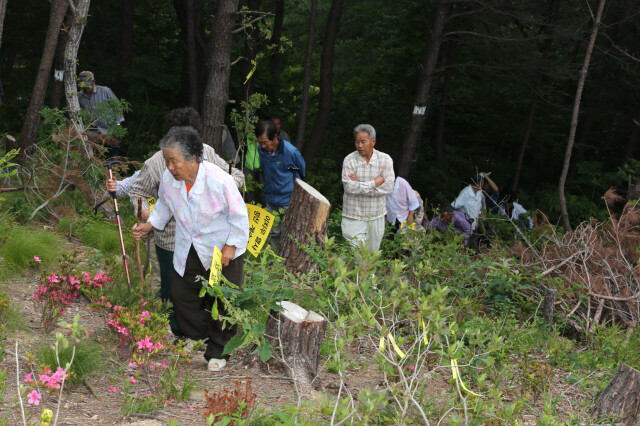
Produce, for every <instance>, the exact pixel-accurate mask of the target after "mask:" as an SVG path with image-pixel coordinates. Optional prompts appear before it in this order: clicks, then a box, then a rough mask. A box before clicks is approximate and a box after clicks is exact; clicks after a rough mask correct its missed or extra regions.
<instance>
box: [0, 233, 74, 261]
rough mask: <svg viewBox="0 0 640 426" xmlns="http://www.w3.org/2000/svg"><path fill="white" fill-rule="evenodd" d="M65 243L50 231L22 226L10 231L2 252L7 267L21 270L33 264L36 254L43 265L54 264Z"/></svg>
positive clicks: (1, 249)
mask: <svg viewBox="0 0 640 426" xmlns="http://www.w3.org/2000/svg"><path fill="white" fill-rule="evenodd" d="M63 243H64V241H63V240H62V239H61V238H60V237H59V236H57V235H55V234H53V233H51V232H49V231H45V230H39V229H31V228H26V227H21V226H20V227H15V228H13V229H11V230H10V231H9V233H8V234H7V239H6V241H5V243H4V245H3V246H2V248H0V254H2V256H3V257H4V262H5V267H6V269H9V270H11V271H17V272H19V271H24V270H26V269H27V268H29V267H30V266H31V265H33V257H34V256H38V257H39V258H40V260H41V265H43V266H48V265H51V264H53V263H54V262H55V261H56V260H58V258H59V257H60V253H61V249H62V246H63Z"/></svg>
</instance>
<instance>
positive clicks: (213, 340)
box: [171, 246, 244, 361]
mask: <svg viewBox="0 0 640 426" xmlns="http://www.w3.org/2000/svg"><path fill="white" fill-rule="evenodd" d="M243 267H244V254H243V255H242V256H239V257H237V258H235V259H233V260H232V261H231V262H229V265H228V266H226V267H224V268H222V275H224V277H225V278H226V279H228V280H229V281H231V282H232V283H234V284H235V285H237V286H238V287H240V288H242V278H243V277H242V272H243ZM198 275H200V276H202V277H205V278H207V279H208V278H209V270H208V269H205V268H204V267H203V266H202V262H200V258H199V257H198V253H197V252H196V250H195V248H193V246H191V248H190V249H189V255H188V256H187V264H186V267H185V270H184V276H182V277H181V276H180V275H179V274H178V273H177V272H175V270H174V272H173V282H172V285H171V301H172V302H173V309H174V311H175V313H176V320H177V321H178V327H180V331H181V332H182V333H184V335H185V336H187V337H189V338H191V339H195V340H203V339H206V338H209V340H208V341H207V348H206V350H205V352H204V357H205V359H206V360H207V361H208V360H210V359H211V358H216V359H221V358H223V357H222V351H223V349H224V346H225V345H226V344H227V342H228V341H229V340H230V339H231V338H232V337H233V336H234V335H235V334H236V327H228V326H227V327H226V328H225V329H224V330H223V329H222V321H218V320H214V319H213V318H211V308H212V306H213V302H214V300H215V298H214V297H211V296H209V295H208V294H206V295H205V296H204V297H199V294H200V289H201V288H202V282H201V281H197V282H196V276H198ZM218 313H219V314H220V315H226V311H225V310H224V307H223V305H222V302H218ZM224 358H226V359H229V356H228V355H226V356H224Z"/></svg>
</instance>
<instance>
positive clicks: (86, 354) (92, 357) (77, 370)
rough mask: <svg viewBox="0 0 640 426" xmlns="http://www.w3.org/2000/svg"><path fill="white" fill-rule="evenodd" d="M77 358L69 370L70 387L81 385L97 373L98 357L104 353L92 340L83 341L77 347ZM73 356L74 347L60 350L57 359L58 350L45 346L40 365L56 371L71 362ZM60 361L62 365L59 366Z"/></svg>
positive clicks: (40, 355)
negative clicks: (98, 354) (92, 374)
mask: <svg viewBox="0 0 640 426" xmlns="http://www.w3.org/2000/svg"><path fill="white" fill-rule="evenodd" d="M75 349H76V352H75V358H74V360H73V363H72V364H71V367H70V368H69V370H68V373H69V378H68V379H67V383H69V384H70V385H72V384H78V383H81V382H82V380H83V379H84V378H86V377H88V376H89V375H90V374H91V373H93V372H95V371H97V370H98V369H99V368H100V367H101V365H100V358H99V357H97V356H96V354H97V353H99V352H100V351H102V347H101V346H100V345H99V344H98V343H97V342H94V341H91V340H81V341H80V343H79V344H78V346H76V348H75ZM72 355H73V347H71V346H68V347H66V348H62V349H59V350H58V354H57V357H56V349H55V347H53V346H43V347H42V348H40V351H39V357H38V358H39V359H40V361H41V362H40V365H41V366H43V367H47V368H49V369H50V370H53V371H55V370H56V369H57V368H58V366H59V365H61V366H65V365H67V363H68V362H71V357H72ZM58 361H59V362H60V364H58Z"/></svg>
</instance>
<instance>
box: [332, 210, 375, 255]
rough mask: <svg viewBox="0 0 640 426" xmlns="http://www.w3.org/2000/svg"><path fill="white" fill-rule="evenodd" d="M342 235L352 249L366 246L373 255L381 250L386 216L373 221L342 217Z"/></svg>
mask: <svg viewBox="0 0 640 426" xmlns="http://www.w3.org/2000/svg"><path fill="white" fill-rule="evenodd" d="M342 235H343V236H344V237H345V238H346V239H347V241H349V244H351V246H352V247H355V246H357V245H359V244H364V245H365V246H366V247H367V248H368V249H369V251H370V252H371V253H375V252H377V251H378V250H379V249H380V242H382V237H383V236H384V216H382V217H379V218H378V219H373V220H356V219H349V218H348V217H344V216H343V217H342Z"/></svg>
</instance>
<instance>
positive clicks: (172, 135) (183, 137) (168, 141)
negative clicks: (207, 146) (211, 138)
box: [160, 126, 204, 163]
mask: <svg viewBox="0 0 640 426" xmlns="http://www.w3.org/2000/svg"><path fill="white" fill-rule="evenodd" d="M174 148H179V149H180V153H181V154H182V157H183V158H184V159H185V160H191V159H192V158H195V160H196V162H198V163H202V160H203V159H204V156H203V149H204V148H203V145H202V139H200V135H199V134H198V132H197V131H196V129H194V128H193V127H189V126H176V127H172V128H171V129H169V131H168V132H167V134H166V135H165V136H164V138H162V140H161V141H160V149H174Z"/></svg>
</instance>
